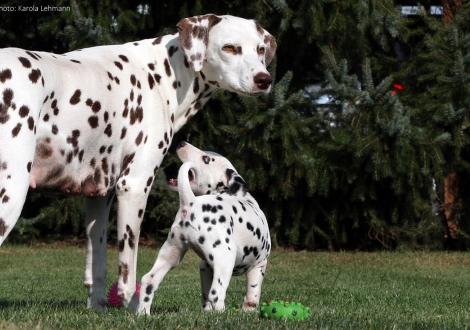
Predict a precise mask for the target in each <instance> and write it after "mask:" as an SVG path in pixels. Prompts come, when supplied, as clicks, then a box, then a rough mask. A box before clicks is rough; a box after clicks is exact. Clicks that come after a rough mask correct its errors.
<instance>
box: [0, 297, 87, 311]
mask: <svg viewBox="0 0 470 330" xmlns="http://www.w3.org/2000/svg"><path fill="white" fill-rule="evenodd" d="M33 305H36V306H41V305H43V306H47V307H48V308H57V309H61V308H82V307H83V308H86V302H84V301H82V300H80V301H78V300H62V301H57V300H49V301H44V300H37V301H34V300H32V299H30V300H20V301H10V300H0V309H7V308H12V309H16V308H18V309H19V308H29V307H31V306H33Z"/></svg>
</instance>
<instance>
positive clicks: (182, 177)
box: [178, 162, 201, 206]
mask: <svg viewBox="0 0 470 330" xmlns="http://www.w3.org/2000/svg"><path fill="white" fill-rule="evenodd" d="M200 177H201V175H200V172H199V167H198V166H197V165H196V164H195V163H193V162H186V163H183V165H181V167H180V170H179V172H178V193H179V195H180V205H181V206H184V205H189V204H190V203H192V202H194V199H195V198H196V196H194V193H193V191H192V189H191V184H190V181H191V180H194V181H195V182H197V181H196V179H197V178H200Z"/></svg>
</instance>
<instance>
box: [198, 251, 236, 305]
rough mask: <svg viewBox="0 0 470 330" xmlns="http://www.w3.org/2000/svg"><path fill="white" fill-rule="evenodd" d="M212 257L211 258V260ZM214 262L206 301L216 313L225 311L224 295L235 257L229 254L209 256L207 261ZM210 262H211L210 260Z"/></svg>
mask: <svg viewBox="0 0 470 330" xmlns="http://www.w3.org/2000/svg"><path fill="white" fill-rule="evenodd" d="M211 257H212V258H211ZM211 259H213V260H216V261H217V262H213V263H212V269H213V271H214V275H213V278H212V285H211V288H210V291H209V294H208V300H209V302H210V304H209V305H210V306H211V307H212V308H209V306H207V307H208V308H205V309H206V310H208V309H213V310H216V311H224V310H225V295H226V293H227V288H228V285H229V284H230V279H231V278H232V273H233V266H234V265H235V256H234V255H231V254H228V255H227V254H223V253H217V254H215V255H214V256H212V254H209V260H211ZM211 261H212V260H211ZM208 264H209V265H210V262H208Z"/></svg>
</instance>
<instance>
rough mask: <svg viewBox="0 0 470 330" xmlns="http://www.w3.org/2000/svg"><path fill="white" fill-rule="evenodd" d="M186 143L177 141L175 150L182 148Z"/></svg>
mask: <svg viewBox="0 0 470 330" xmlns="http://www.w3.org/2000/svg"><path fill="white" fill-rule="evenodd" d="M187 144H188V143H187V142H185V141H181V142H180V143H178V146H177V147H176V150H178V149H181V148H183V147H184V146H185V145H187Z"/></svg>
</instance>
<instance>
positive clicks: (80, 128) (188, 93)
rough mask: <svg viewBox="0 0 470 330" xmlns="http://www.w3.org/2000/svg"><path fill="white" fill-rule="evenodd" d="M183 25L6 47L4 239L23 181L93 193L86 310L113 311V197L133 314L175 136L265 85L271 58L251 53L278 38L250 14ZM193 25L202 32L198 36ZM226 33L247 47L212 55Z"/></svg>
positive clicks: (2, 90)
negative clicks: (125, 36) (44, 48)
mask: <svg viewBox="0 0 470 330" xmlns="http://www.w3.org/2000/svg"><path fill="white" fill-rule="evenodd" d="M233 22H236V24H235V25H234V23H233ZM235 26H238V27H240V28H237V29H235ZM178 29H179V33H178V34H173V35H167V36H164V37H160V38H156V39H148V40H142V41H138V42H132V43H127V44H124V45H114V46H101V47H92V48H87V49H82V50H77V51H73V52H70V53H66V54H63V55H56V54H52V53H45V52H28V51H25V50H22V49H16V48H6V49H2V50H0V141H1V143H0V245H1V244H2V242H3V241H4V240H5V239H6V237H7V235H8V234H9V232H10V231H11V230H12V228H13V227H14V225H15V223H16V221H17V219H18V217H19V216H20V212H21V209H22V207H23V204H24V201H25V198H26V193H27V191H28V186H29V187H31V188H32V189H37V188H40V189H44V190H49V191H52V192H59V193H62V194H67V195H79V196H84V197H86V198H85V214H86V234H87V257H86V269H85V279H84V283H85V286H86V287H88V307H90V308H94V309H96V310H98V311H104V310H106V292H105V289H106V288H105V283H106V236H107V221H108V215H109V210H110V207H111V202H112V199H113V197H114V195H117V200H118V245H119V249H120V253H119V280H118V282H119V289H118V294H119V295H120V296H121V298H122V302H123V306H124V307H126V308H130V309H131V310H135V309H136V307H137V303H138V302H137V299H136V297H135V295H134V293H135V282H136V281H135V276H136V275H135V268H136V256H137V246H138V242H139V234H140V233H139V231H140V224H141V221H142V219H143V215H144V211H145V206H146V202H147V196H148V193H149V191H150V187H151V185H152V182H153V180H154V177H155V173H156V171H157V170H158V167H159V166H160V164H161V162H162V160H163V157H164V156H165V154H166V153H167V151H168V148H169V146H170V144H171V140H172V138H173V135H174V133H175V132H176V131H178V130H179V129H180V128H181V126H183V125H184V124H185V123H186V122H187V121H188V120H189V119H190V118H191V117H192V116H193V115H194V114H195V113H196V112H197V111H198V110H199V109H200V108H201V107H202V105H203V104H204V103H205V102H206V101H207V100H208V99H209V98H210V97H211V96H212V94H213V93H215V92H216V91H218V90H221V89H229V90H232V91H235V92H237V93H240V94H248V95H259V94H263V93H264V94H265V93H268V92H269V90H270V84H271V81H270V78H268V77H269V76H267V72H266V68H265V64H268V63H265V62H269V61H268V60H267V58H265V56H259V54H258V53H256V50H255V49H254V48H255V47H258V46H260V45H263V47H264V45H265V44H266V42H265V39H266V38H271V39H270V40H271V42H270V45H268V46H267V47H268V50H269V52H267V53H266V54H267V55H266V56H270V57H271V58H272V54H273V52H274V50H275V47H276V45H275V41H274V39H273V38H272V36H270V35H269V34H268V33H267V32H263V31H260V30H259V29H257V25H256V24H255V22H254V21H252V20H244V19H240V18H236V17H232V16H221V17H219V16H215V15H204V16H198V17H193V18H187V19H183V20H181V21H180V22H179V23H178ZM196 30H197V31H199V32H198V36H199V37H202V39H195V38H194V35H193V34H192V33H193V31H196ZM224 35H230V36H231V37H230V38H233V42H237V43H239V44H240V45H241V46H242V47H243V49H244V52H243V55H242V56H239V55H234V54H231V55H229V56H224V57H222V56H220V54H217V55H214V54H212V53H213V52H220V49H222V47H223V46H224V45H225V44H226V42H227V40H225V39H224ZM183 37H184V38H185V42H186V43H185V46H186V47H182V45H181V41H182V40H181V39H182V38H183ZM222 39H224V40H222ZM203 40H207V47H206V43H205V42H203ZM190 45H197V46H198V50H196V52H198V51H199V52H203V54H202V58H205V60H204V61H202V60H201V59H200V57H198V58H196V57H191V54H193V53H194V51H195V50H193V49H191V48H188V47H189V46H190ZM201 47H202V48H201ZM254 53H256V55H253V54H254ZM235 56H238V57H239V58H237V60H235V59H234V57H235ZM244 57H247V59H246V60H243V59H242V60H240V58H244ZM248 58H249V59H248ZM242 65H248V66H249V67H246V68H241V66H242ZM209 77H210V79H209ZM209 80H210V81H209ZM250 80H251V81H250ZM225 81H227V82H230V86H233V87H229V86H228V85H227V86H225ZM237 81H239V82H237ZM90 197H91V198H90Z"/></svg>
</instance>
